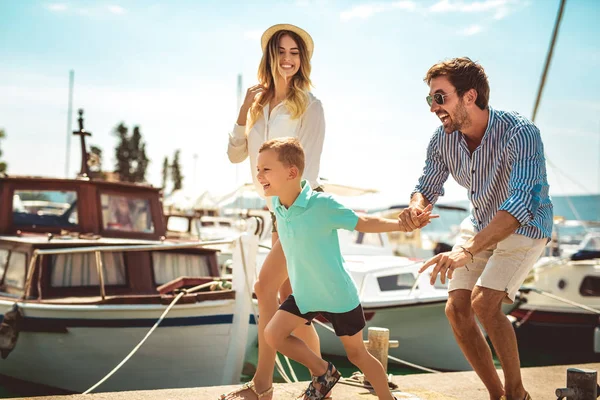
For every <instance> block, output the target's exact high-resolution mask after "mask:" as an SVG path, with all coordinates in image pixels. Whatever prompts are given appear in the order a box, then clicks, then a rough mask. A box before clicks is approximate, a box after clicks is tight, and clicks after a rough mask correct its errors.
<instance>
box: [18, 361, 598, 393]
mask: <svg viewBox="0 0 600 400" xmlns="http://www.w3.org/2000/svg"><path fill="white" fill-rule="evenodd" d="M570 367H575V368H585V369H591V370H595V371H600V363H593V364H581V365H568V366H550V367H533V368H524V369H523V370H522V373H523V380H524V382H525V387H526V389H527V390H528V391H529V393H530V394H531V396H532V398H533V399H534V400H549V399H556V396H555V394H554V391H555V390H556V389H557V388H562V387H565V385H566V376H567V372H566V371H567V368H570ZM499 372H501V371H499ZM500 376H502V374H500ZM393 382H394V383H396V384H397V385H398V387H399V388H398V389H397V391H395V393H394V394H395V396H396V397H397V398H398V399H413V400H416V399H420V400H456V399H460V400H463V399H464V400H488V399H489V397H488V395H487V392H486V390H485V388H484V386H483V384H482V383H481V381H480V380H479V379H478V377H477V375H475V373H474V372H472V371H470V372H448V373H442V374H417V375H404V376H394V377H393ZM306 385H307V383H306V382H298V383H292V384H283V383H281V384H275V394H274V397H273V399H274V400H293V399H295V398H296V396H298V395H299V394H300V393H301V392H302V390H303V389H304V388H306ZM235 387H237V386H213V387H201V388H188V389H164V390H146V391H132V392H112V393H96V394H89V395H79V394H77V395H69V396H47V397H36V398H35V400H100V399H102V400H125V399H127V400H137V399H144V400H199V399H200V400H216V399H218V398H219V395H220V394H221V393H224V392H227V391H229V390H231V389H233V388H235ZM375 398H376V397H375V396H374V395H373V394H372V393H371V392H369V390H367V389H364V388H361V387H356V386H350V385H347V384H341V383H340V384H338V385H337V386H336V387H335V389H334V399H336V400H368V399H375ZM23 399H24V398H23ZM29 399H31V398H29Z"/></svg>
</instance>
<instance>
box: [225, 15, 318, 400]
mask: <svg viewBox="0 0 600 400" xmlns="http://www.w3.org/2000/svg"><path fill="white" fill-rule="evenodd" d="M261 45H262V51H263V56H262V59H261V61H260V65H259V67H258V82H259V83H258V84H257V85H255V86H252V87H251V88H249V89H248V91H247V93H246V98H245V100H244V103H243V104H242V106H241V108H240V113H239V116H238V119H237V123H236V124H235V126H234V128H233V131H232V132H231V133H230V134H229V146H228V149H227V154H228V156H229V160H230V161H231V162H233V163H240V162H242V161H244V160H245V159H246V158H247V157H250V170H251V171H250V172H251V174H252V177H253V180H254V185H255V187H256V190H257V191H258V193H259V194H261V195H262V196H263V197H264V190H263V187H262V186H261V185H260V183H259V182H258V181H257V179H256V158H257V156H258V150H259V148H260V146H261V145H262V144H263V143H264V142H266V141H267V140H270V139H274V138H277V137H289V136H292V137H296V138H298V140H299V141H300V143H301V144H302V147H303V148H304V151H305V153H306V161H305V163H306V165H305V169H304V174H303V178H304V179H306V180H307V181H308V183H309V184H310V186H311V187H312V188H313V189H314V190H322V189H321V188H320V185H319V180H318V176H319V165H320V159H321V152H322V150H323V141H324V138H325V118H324V113H323V106H322V105H321V102H320V101H319V100H318V99H316V98H315V96H314V95H313V94H312V93H310V92H309V89H310V87H311V81H310V72H311V65H310V59H311V57H312V53H313V48H314V44H313V40H312V38H311V37H310V35H309V34H308V33H307V32H306V31H304V30H303V29H300V28H298V27H297V26H294V25H290V24H278V25H274V26H272V27H270V28H269V29H267V30H266V31H265V32H264V33H263V35H262V37H261ZM267 204H269V205H270V204H271V202H270V201H267ZM272 244H273V246H272V249H271V251H270V253H269V255H268V256H267V258H266V259H265V261H264V263H263V265H262V268H261V270H260V274H259V276H258V280H257V281H256V284H255V285H254V291H255V293H256V295H257V298H258V310H259V316H260V317H259V320H258V365H257V368H256V373H255V375H254V377H253V379H252V381H250V382H249V383H246V384H244V385H243V386H242V387H240V388H239V389H237V390H234V391H233V392H230V393H228V394H224V395H222V396H221V399H222V400H224V399H227V400H233V399H249V400H257V399H260V400H269V399H271V398H272V393H273V388H272V384H273V370H274V368H275V355H276V352H275V350H274V349H272V348H271V347H270V346H269V345H268V344H267V343H266V342H265V338H264V329H265V326H266V325H267V323H268V322H269V321H270V320H271V318H272V317H273V315H274V314H275V312H276V311H277V308H278V306H279V302H278V299H277V296H278V294H279V298H281V299H286V298H287V297H288V296H289V295H290V294H291V292H292V289H291V286H290V283H289V280H288V276H287V268H286V261H285V256H284V254H283V250H282V248H281V245H280V243H279V240H278V235H277V230H276V225H275V219H274V218H273V236H272ZM294 335H296V336H297V337H299V338H301V339H302V340H303V341H304V342H305V343H307V344H308V345H309V347H310V348H311V350H313V351H314V352H315V353H316V354H319V355H320V343H319V337H318V335H317V333H316V331H315V329H314V327H313V326H312V325H307V326H303V327H302V328H299V329H297V330H296V331H294Z"/></svg>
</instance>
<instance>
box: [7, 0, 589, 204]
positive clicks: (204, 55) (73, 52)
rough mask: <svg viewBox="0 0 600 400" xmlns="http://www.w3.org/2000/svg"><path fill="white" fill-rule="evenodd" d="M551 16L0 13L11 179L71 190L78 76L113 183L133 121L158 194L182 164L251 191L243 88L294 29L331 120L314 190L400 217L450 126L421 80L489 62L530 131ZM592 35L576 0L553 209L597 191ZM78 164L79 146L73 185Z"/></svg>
mask: <svg viewBox="0 0 600 400" xmlns="http://www.w3.org/2000/svg"><path fill="white" fill-rule="evenodd" d="M558 3H559V2H558V0H535V1H533V0H531V1H520V0H513V1H511V0H480V1H469V0H465V1H454V0H430V1H429V0H423V1H417V0H414V1H391V2H386V1H380V2H369V1H368V0H367V1H328V0H297V1H285V2H281V1H266V0H265V1H260V2H259V1H253V2H246V1H240V2H233V1H224V0H223V1H181V0H176V1H162V2H158V1H150V0H144V1H141V0H140V1H134V0H122V1H118V0H114V1H106V2H105V1H91V0H89V1H64V2H63V1H33V0H26V1H1V2H0V21H1V23H0V59H1V60H2V62H1V63H0V93H1V95H0V127H2V128H4V129H5V130H6V133H7V139H6V140H4V141H3V142H2V143H1V144H0V146H2V149H3V151H4V155H3V159H4V160H5V161H7V162H8V164H9V173H11V174H19V175H21V174H28V175H43V176H59V177H63V176H64V175H65V154H66V141H67V139H66V136H67V134H66V126H67V104H68V75H69V70H70V69H73V70H74V71H75V90H74V108H75V110H76V109H77V108H80V107H83V108H84V109H85V112H86V128H87V129H88V130H90V131H91V132H92V133H93V137H92V139H91V143H92V144H95V145H98V146H100V147H101V148H102V149H103V150H104V152H105V154H106V156H105V160H104V164H105V168H106V167H111V166H112V165H113V164H114V159H113V156H112V155H113V148H114V146H115V144H116V138H115V137H114V135H112V133H111V132H112V130H113V128H114V127H115V126H116V125H117V124H118V123H119V122H121V121H123V122H124V123H125V124H126V125H128V126H133V125H140V126H141V131H142V134H143V136H144V138H145V140H146V143H147V150H148V154H149V157H150V158H151V161H152V163H151V164H150V167H149V170H148V178H149V180H150V182H151V183H153V184H156V185H158V184H160V170H161V165H162V160H163V157H164V156H169V157H171V156H172V155H173V153H174V151H175V150H176V149H181V150H182V155H181V156H182V162H183V173H184V175H185V181H184V185H185V187H186V189H187V190H188V191H190V192H202V191H203V190H205V189H209V190H212V191H213V192H216V193H224V192H227V191H229V190H230V189H232V188H234V187H236V185H237V184H241V183H242V182H248V181H250V171H249V165H248V163H247V162H245V163H243V164H241V165H240V166H239V167H237V168H236V166H235V165H232V164H230V163H229V161H228V160H227V156H226V146H227V133H228V131H229V130H230V129H231V127H232V125H233V123H234V122H235V119H236V116H237V109H236V107H237V98H236V96H237V95H236V79H237V75H238V74H242V75H243V84H244V91H245V88H246V87H248V86H250V85H253V84H255V79H256V78H255V77H256V69H257V66H258V62H259V60H260V55H261V54H260V45H259V37H260V34H261V33H262V31H264V30H265V29H266V28H268V27H269V26H271V25H273V24H275V23H282V22H287V23H293V24H296V25H299V26H301V27H303V28H304V29H306V30H307V31H308V32H309V33H311V35H312V36H313V39H314V41H315V53H314V57H313V74H312V80H313V83H314V84H315V88H314V90H313V93H314V94H315V95H316V96H317V97H319V98H320V99H321V100H322V102H323V106H324V109H325V117H326V121H327V131H326V142H325V149H324V153H323V158H322V163H321V165H322V168H321V175H322V176H324V177H327V178H328V179H330V180H332V181H336V182H339V183H343V184H353V185H359V186H364V187H371V188H377V189H380V190H382V191H383V192H384V193H386V194H389V196H391V197H393V198H395V199H398V200H397V201H398V202H401V201H405V200H406V199H407V196H408V195H409V193H410V191H411V189H412V187H413V186H414V184H415V182H416V179H417V178H418V176H419V174H420V171H421V170H422V167H423V164H424V158H425V150H426V146H427V143H428V141H429V138H430V136H431V134H432V132H433V131H434V129H435V128H436V127H437V126H438V125H439V123H438V120H437V118H436V117H435V116H434V115H433V114H430V113H429V110H428V107H427V105H426V103H425V100H424V97H425V96H426V94H427V91H428V88H427V86H426V85H425V84H424V83H423V81H422V78H423V76H424V74H425V72H426V71H427V69H428V68H429V67H430V66H431V65H432V64H434V63H435V62H437V61H439V60H442V59H445V58H450V57H455V56H463V55H466V56H469V57H471V58H472V59H475V60H478V61H479V62H481V64H482V65H483V66H484V67H485V68H486V71H487V73H488V76H489V79H490V85H491V99H490V103H491V105H492V106H493V107H495V108H498V109H505V110H514V111H518V112H520V113H522V114H523V115H526V116H527V117H531V113H532V109H533V103H534V98H535V94H536V91H537V87H538V84H539V80H540V76H541V72H542V68H543V63H544V59H545V56H546V51H547V49H548V45H549V42H550V37H551V33H552V28H553V24H554V20H555V17H556V13H557V10H558ZM598 20H600V2H598V1H594V0H569V1H568V2H567V5H566V9H565V13H564V17H563V22H562V25H561V30H560V34H559V39H558V42H557V45H556V48H555V53H554V60H553V63H552V66H551V69H550V72H549V75H548V78H547V83H546V88H545V91H544V97H543V99H542V103H541V108H540V110H539V113H538V118H537V125H538V126H539V128H540V130H541V132H542V137H543V139H544V143H545V148H546V153H547V156H548V159H549V160H550V162H551V164H552V166H549V167H548V175H549V181H550V185H551V193H552V194H565V193H568V194H572V193H598V192H600V176H599V171H600V97H599V93H600V76H599V75H598V73H597V71H598V70H599V68H600V43H599V42H598V38H600V24H598V22H597V21H598ZM76 118H77V115H76V112H74V115H73V127H75V126H76V125H77V124H76ZM194 154H197V155H198V158H197V162H196V163H195V162H194ZM79 165H80V154H79V143H78V142H77V141H76V140H75V138H74V139H73V140H72V141H71V161H70V166H71V171H70V173H71V175H74V174H75V173H76V171H77V170H78V167H79ZM195 165H196V168H194V166H195ZM194 171H195V172H194ZM236 176H237V179H236ZM446 189H447V195H446V197H445V199H444V200H464V199H466V192H465V190H464V189H462V188H460V187H459V186H458V185H456V184H454V183H449V184H447V185H446Z"/></svg>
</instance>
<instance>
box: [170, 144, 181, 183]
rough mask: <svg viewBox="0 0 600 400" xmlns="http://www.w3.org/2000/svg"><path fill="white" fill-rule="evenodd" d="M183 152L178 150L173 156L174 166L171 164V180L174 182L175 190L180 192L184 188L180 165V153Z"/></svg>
mask: <svg viewBox="0 0 600 400" xmlns="http://www.w3.org/2000/svg"><path fill="white" fill-rule="evenodd" d="M180 152H181V150H176V151H175V155H174V156H173V164H171V180H173V190H178V189H181V188H182V187H183V175H182V174H181V165H180V164H179V153H180Z"/></svg>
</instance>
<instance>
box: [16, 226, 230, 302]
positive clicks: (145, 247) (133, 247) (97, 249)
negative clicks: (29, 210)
mask: <svg viewBox="0 0 600 400" xmlns="http://www.w3.org/2000/svg"><path fill="white" fill-rule="evenodd" d="M238 237H239V236H236V237H231V238H228V239H224V240H212V241H203V242H188V243H182V244H169V243H161V244H141V245H138V244H125V245H112V246H88V247H68V248H56V249H36V250H34V251H33V255H32V257H31V260H30V262H29V269H28V273H27V280H26V282H25V290H24V291H23V296H22V298H21V301H23V300H25V299H27V298H29V297H30V295H31V289H32V285H33V277H34V275H35V270H36V267H37V265H38V262H37V260H38V258H40V259H41V258H42V257H43V256H45V255H57V254H81V253H94V255H95V258H96V270H97V273H98V282H99V284H100V296H101V297H102V300H105V298H106V290H105V288H104V273H103V266H102V256H101V255H102V253H110V252H116V251H118V252H135V251H167V250H181V249H194V248H204V247H210V246H215V245H223V244H231V243H233V242H235V241H236V240H237V239H238ZM39 264H41V263H39ZM38 293H39V294H41V291H40V290H39V287H38Z"/></svg>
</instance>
